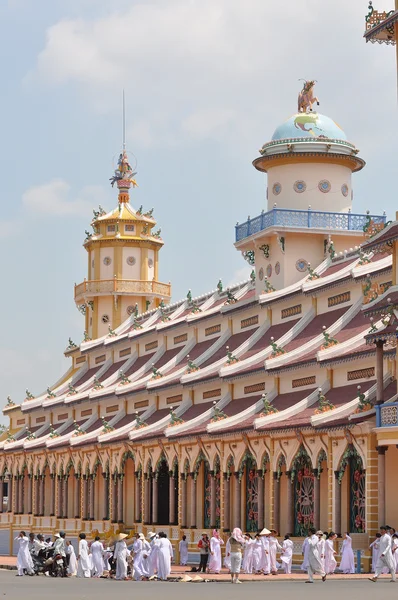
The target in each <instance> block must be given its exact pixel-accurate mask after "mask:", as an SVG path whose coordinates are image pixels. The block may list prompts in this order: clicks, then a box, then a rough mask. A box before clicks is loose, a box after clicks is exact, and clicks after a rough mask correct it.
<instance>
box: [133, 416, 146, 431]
mask: <svg viewBox="0 0 398 600" xmlns="http://www.w3.org/2000/svg"><path fill="white" fill-rule="evenodd" d="M143 427H148V423H145V421H142V420H141V417H140V415H139V414H138V412H136V413H135V426H134V429H142V428H143Z"/></svg>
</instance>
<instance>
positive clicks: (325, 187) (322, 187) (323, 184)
mask: <svg viewBox="0 0 398 600" xmlns="http://www.w3.org/2000/svg"><path fill="white" fill-rule="evenodd" d="M331 187H332V186H331V185H330V181H328V180H327V179H322V180H321V181H320V182H319V183H318V189H319V191H321V192H323V193H324V194H327V193H328V192H330V190H331Z"/></svg>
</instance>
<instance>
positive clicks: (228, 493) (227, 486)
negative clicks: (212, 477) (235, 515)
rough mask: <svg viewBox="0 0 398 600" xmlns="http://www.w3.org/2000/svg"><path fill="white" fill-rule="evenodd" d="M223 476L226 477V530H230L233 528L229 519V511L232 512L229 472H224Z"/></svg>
mask: <svg viewBox="0 0 398 600" xmlns="http://www.w3.org/2000/svg"><path fill="white" fill-rule="evenodd" d="M223 478H224V531H229V530H230V529H231V527H230V519H229V512H230V489H229V487H230V484H229V477H228V473H223Z"/></svg>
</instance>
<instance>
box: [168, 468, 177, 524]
mask: <svg viewBox="0 0 398 600" xmlns="http://www.w3.org/2000/svg"><path fill="white" fill-rule="evenodd" d="M175 485H176V482H175V477H174V474H173V471H170V478H169V522H170V525H174V524H175V522H176V488H175Z"/></svg>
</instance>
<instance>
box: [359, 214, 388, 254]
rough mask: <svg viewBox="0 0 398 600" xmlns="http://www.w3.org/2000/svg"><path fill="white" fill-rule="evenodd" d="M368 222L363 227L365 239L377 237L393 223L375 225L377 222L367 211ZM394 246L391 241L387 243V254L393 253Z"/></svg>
mask: <svg viewBox="0 0 398 600" xmlns="http://www.w3.org/2000/svg"><path fill="white" fill-rule="evenodd" d="M366 215H367V216H366V222H365V225H364V226H363V232H364V234H365V237H367V238H372V237H373V236H375V235H376V234H377V233H379V232H380V231H382V230H383V229H384V228H385V227H387V225H390V224H391V221H387V222H386V223H383V222H381V223H375V221H374V220H373V219H372V217H371V216H370V214H369V211H368V210H367V211H366ZM392 244H393V242H391V241H389V242H387V243H386V248H385V249H383V250H384V251H385V252H388V251H389V252H390V253H391V251H392Z"/></svg>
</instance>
